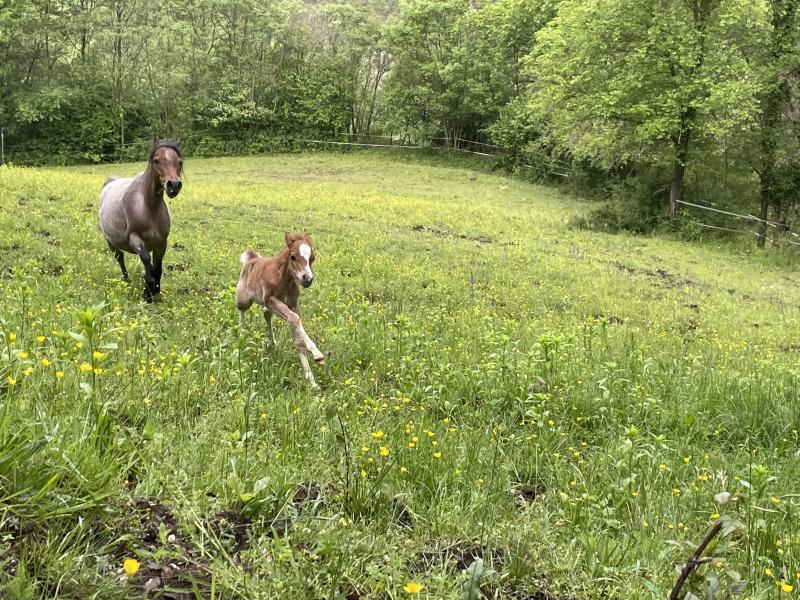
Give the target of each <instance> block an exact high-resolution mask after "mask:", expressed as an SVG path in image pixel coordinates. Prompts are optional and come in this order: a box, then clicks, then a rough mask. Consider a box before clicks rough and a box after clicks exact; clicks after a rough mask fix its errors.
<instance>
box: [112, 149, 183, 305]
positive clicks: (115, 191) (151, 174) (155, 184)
mask: <svg viewBox="0 0 800 600" xmlns="http://www.w3.org/2000/svg"><path fill="white" fill-rule="evenodd" d="M182 173H183V157H182V156H181V151H180V148H178V146H177V144H175V143H173V142H169V141H161V142H155V141H154V143H153V147H152V149H151V150H150V156H149V158H148V161H147V168H146V169H145V170H144V171H143V172H142V173H139V174H138V175H137V176H136V177H134V178H133V179H122V178H119V177H109V178H108V179H107V180H106V181H105V183H104V184H103V189H102V191H101V192H100V230H101V231H102V232H103V236H104V237H105V239H106V243H107V244H108V247H109V248H110V249H111V251H112V252H114V256H115V258H116V259H117V262H118V263H119V268H120V270H121V271H122V279H123V280H124V281H128V271H127V269H126V268H125V252H130V253H131V254H136V255H137V256H139V258H140V259H141V261H142V264H143V265H144V284H145V288H144V298H145V300H146V301H147V302H152V301H153V300H154V299H155V297H156V296H158V294H160V293H161V265H162V262H163V260H164V253H165V252H166V250H167V237H169V230H170V221H171V213H170V210H169V207H168V206H167V204H166V203H165V202H164V192H165V191H166V194H167V196H168V197H170V198H174V197H175V196H177V195H178V193H179V192H180V191H181V188H182V187H183V183H182V182H181V175H182ZM151 253H152V258H151V256H150V255H151Z"/></svg>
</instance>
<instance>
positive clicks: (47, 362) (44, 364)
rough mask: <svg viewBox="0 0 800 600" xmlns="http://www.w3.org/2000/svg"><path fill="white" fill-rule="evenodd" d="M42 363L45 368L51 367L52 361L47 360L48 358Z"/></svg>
mask: <svg viewBox="0 0 800 600" xmlns="http://www.w3.org/2000/svg"><path fill="white" fill-rule="evenodd" d="M40 362H41V363H42V366H43V367H49V366H50V361H49V360H47V358H43V359H42V360H41V361H40Z"/></svg>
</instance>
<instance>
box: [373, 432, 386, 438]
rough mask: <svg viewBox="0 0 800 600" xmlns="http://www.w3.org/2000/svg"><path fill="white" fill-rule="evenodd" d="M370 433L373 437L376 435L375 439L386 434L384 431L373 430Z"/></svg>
mask: <svg viewBox="0 0 800 600" xmlns="http://www.w3.org/2000/svg"><path fill="white" fill-rule="evenodd" d="M370 435H371V436H372V437H374V438H375V439H378V438H382V437H383V436H384V435H386V434H385V433H383V431H373V432H372V433H371V434H370Z"/></svg>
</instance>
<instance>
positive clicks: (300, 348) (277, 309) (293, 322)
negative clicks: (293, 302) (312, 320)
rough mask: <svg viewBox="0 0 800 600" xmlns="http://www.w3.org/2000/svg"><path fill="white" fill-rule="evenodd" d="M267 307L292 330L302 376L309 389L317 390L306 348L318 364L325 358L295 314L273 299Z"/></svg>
mask: <svg viewBox="0 0 800 600" xmlns="http://www.w3.org/2000/svg"><path fill="white" fill-rule="evenodd" d="M267 306H268V308H269V310H271V311H272V312H273V313H275V315H276V316H277V317H278V318H279V319H283V320H284V321H286V322H287V323H288V324H289V327H291V328H292V332H293V333H294V345H295V347H296V348H297V355H298V357H299V358H300V364H301V365H302V366H303V374H304V375H305V378H306V379H307V380H308V382H309V383H310V384H311V387H313V388H318V387H319V386H318V385H317V382H316V381H315V380H314V374H313V373H312V372H311V367H309V365H308V358H306V348H308V349H309V350H311V353H312V354H313V355H314V359H315V360H316V361H317V362H318V363H320V364H322V362H323V361H324V360H325V357H324V356H323V355H322V353H321V352H320V351H319V349H318V348H317V346H316V344H314V342H312V341H311V338H309V337H308V334H307V333H306V332H305V329H303V324H302V323H301V322H300V317H299V316H297V313H295V312H294V311H293V310H292V309H290V308H289V307H288V306H286V304H284V303H283V302H281V301H280V300H278V299H277V298H274V297H273V298H270V299H269V302H268V303H267ZM318 356H319V358H318Z"/></svg>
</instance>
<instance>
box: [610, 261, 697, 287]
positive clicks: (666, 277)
mask: <svg viewBox="0 0 800 600" xmlns="http://www.w3.org/2000/svg"><path fill="white" fill-rule="evenodd" d="M612 264H613V266H614V267H615V268H616V269H617V270H618V271H623V272H625V273H628V274H631V275H635V274H639V275H646V276H647V277H651V278H653V279H655V280H658V281H659V285H663V286H664V287H666V288H680V287H699V286H702V285H703V282H702V281H699V280H697V279H691V278H688V277H682V276H679V275H675V274H673V273H670V272H669V271H666V270H665V269H656V270H655V271H653V270H650V269H637V268H636V267H631V266H629V265H625V264H623V263H621V262H619V261H614V262H613V263H612Z"/></svg>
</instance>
